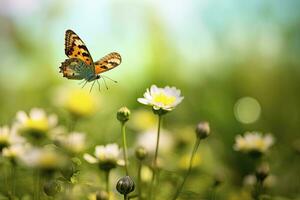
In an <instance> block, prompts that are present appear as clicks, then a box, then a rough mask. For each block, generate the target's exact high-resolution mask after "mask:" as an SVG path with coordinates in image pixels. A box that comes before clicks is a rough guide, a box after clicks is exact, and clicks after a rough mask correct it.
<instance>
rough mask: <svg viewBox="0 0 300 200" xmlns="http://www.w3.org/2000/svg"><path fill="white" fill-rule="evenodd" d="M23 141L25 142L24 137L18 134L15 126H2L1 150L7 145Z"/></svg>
mask: <svg viewBox="0 0 300 200" xmlns="http://www.w3.org/2000/svg"><path fill="white" fill-rule="evenodd" d="M22 142H24V139H23V138H22V137H20V136H18V135H17V134H16V131H15V128H12V129H10V128H9V127H8V126H3V127H0V152H1V150H2V149H3V148H5V147H8V146H10V145H14V144H20V143H22Z"/></svg>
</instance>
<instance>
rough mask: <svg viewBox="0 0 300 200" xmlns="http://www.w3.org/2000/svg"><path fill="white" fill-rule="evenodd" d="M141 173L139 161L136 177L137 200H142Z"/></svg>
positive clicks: (140, 162)
mask: <svg viewBox="0 0 300 200" xmlns="http://www.w3.org/2000/svg"><path fill="white" fill-rule="evenodd" d="M141 171H142V161H139V166H138V177H137V186H138V199H139V200H140V199H141V198H142V185H141Z"/></svg>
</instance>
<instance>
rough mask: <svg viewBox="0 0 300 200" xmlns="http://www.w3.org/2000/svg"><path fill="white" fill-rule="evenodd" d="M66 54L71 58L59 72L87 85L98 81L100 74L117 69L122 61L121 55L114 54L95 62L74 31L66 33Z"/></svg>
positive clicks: (63, 64)
mask: <svg viewBox="0 0 300 200" xmlns="http://www.w3.org/2000/svg"><path fill="white" fill-rule="evenodd" d="M65 54H66V56H68V57H69V58H68V59H66V60H65V61H64V62H62V64H61V66H60V67H59V68H60V71H59V72H61V73H63V77H66V78H68V79H74V80H82V79H83V80H84V82H85V84H86V83H87V82H91V81H95V80H98V79H99V78H101V76H100V75H99V74H101V73H103V72H106V71H108V70H111V69H113V68H115V67H117V66H118V65H120V64H121V61H122V59H121V56H120V54H118V53H116V52H112V53H109V54H107V55H106V56H104V57H103V58H101V59H100V60H98V61H96V62H94V61H93V59H92V56H91V54H90V52H89V50H88V49H87V47H86V46H85V44H84V42H83V41H82V40H81V39H80V38H79V36H78V35H77V34H76V33H75V32H74V31H72V30H67V31H66V35H65ZM94 83H95V82H94ZM94 83H93V85H94ZM85 84H84V85H85ZM93 85H92V87H93ZM92 87H91V89H92Z"/></svg>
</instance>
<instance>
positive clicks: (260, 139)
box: [234, 132, 274, 153]
mask: <svg viewBox="0 0 300 200" xmlns="http://www.w3.org/2000/svg"><path fill="white" fill-rule="evenodd" d="M273 144H274V138H273V136H272V135H271V134H267V135H265V136H263V135H262V134H261V133H259V132H246V133H245V135H244V136H241V135H238V136H237V137H236V138H235V144H234V149H235V150H236V151H241V152H246V153H249V152H250V153H251V152H258V153H265V152H266V151H267V150H268V149H269V148H270V147H271V146H272V145H273Z"/></svg>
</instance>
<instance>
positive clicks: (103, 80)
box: [103, 78, 108, 90]
mask: <svg viewBox="0 0 300 200" xmlns="http://www.w3.org/2000/svg"><path fill="white" fill-rule="evenodd" d="M103 82H104V85H105V87H106V89H107V90H108V87H107V84H106V81H105V78H103Z"/></svg>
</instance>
